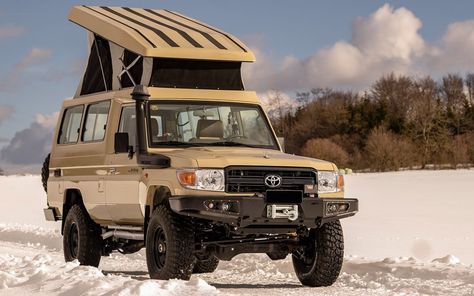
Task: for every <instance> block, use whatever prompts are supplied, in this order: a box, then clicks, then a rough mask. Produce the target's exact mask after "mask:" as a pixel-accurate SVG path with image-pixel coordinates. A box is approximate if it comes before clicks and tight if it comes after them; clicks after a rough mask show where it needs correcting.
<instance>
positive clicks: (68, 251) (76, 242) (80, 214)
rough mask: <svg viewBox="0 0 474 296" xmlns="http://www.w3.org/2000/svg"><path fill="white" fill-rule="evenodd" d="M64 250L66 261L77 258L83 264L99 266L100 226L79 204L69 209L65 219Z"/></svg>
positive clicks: (100, 250) (100, 249) (100, 247)
mask: <svg viewBox="0 0 474 296" xmlns="http://www.w3.org/2000/svg"><path fill="white" fill-rule="evenodd" d="M74 232H75V233H76V234H77V237H76V239H75V238H74V237H75V234H74ZM75 246H77V248H75ZM63 250H64V259H65V260H66V262H69V261H73V260H76V259H77V260H78V261H79V263H80V264H81V265H89V266H95V267H97V266H99V262H100V256H101V252H102V237H101V231H100V227H99V226H98V225H97V224H95V223H94V221H92V220H91V218H90V217H89V215H87V213H86V211H85V209H84V208H83V207H81V206H80V205H78V204H75V205H73V206H72V207H71V208H70V209H69V211H68V213H67V217H66V220H65V221H64V230H63Z"/></svg>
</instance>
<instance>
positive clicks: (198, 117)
mask: <svg viewBox="0 0 474 296" xmlns="http://www.w3.org/2000/svg"><path fill="white" fill-rule="evenodd" d="M149 114H150V120H149V121H148V122H149V126H148V129H149V135H150V141H151V143H150V144H151V145H150V146H152V147H163V146H183V147H184V146H247V147H257V148H270V149H278V146H277V145H276V143H275V139H274V136H273V133H272V131H271V129H270V126H269V125H268V122H267V120H266V118H265V116H264V115H263V112H262V110H261V109H260V107H259V106H257V105H250V104H231V103H205V104H202V103H195V102H189V101H187V102H179V103H176V102H172V103H171V102H151V103H150V107H149Z"/></svg>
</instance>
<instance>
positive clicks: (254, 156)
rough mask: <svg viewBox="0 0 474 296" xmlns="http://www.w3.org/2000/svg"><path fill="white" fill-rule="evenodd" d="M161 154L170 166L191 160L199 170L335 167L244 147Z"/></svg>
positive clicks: (184, 150)
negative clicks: (263, 167) (229, 167)
mask: <svg viewBox="0 0 474 296" xmlns="http://www.w3.org/2000/svg"><path fill="white" fill-rule="evenodd" d="M163 154H165V155H167V156H168V157H170V158H171V164H172V165H173V158H176V160H177V161H176V163H182V160H183V159H193V160H194V161H195V163H196V164H197V166H198V167H200V168H225V167H227V166H277V167H304V168H313V169H316V170H335V169H336V166H335V165H334V164H333V163H331V162H328V161H323V160H319V159H314V158H308V157H302V156H297V155H293V154H286V153H283V152H281V151H277V150H269V149H257V148H246V147H237V148H236V147H191V148H187V149H179V150H172V151H168V152H167V153H163ZM178 159H179V160H178ZM173 166H174V165H173Z"/></svg>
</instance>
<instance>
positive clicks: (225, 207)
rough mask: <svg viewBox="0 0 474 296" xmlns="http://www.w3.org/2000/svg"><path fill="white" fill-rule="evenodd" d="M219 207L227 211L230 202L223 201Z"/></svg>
mask: <svg viewBox="0 0 474 296" xmlns="http://www.w3.org/2000/svg"><path fill="white" fill-rule="evenodd" d="M221 208H222V210H223V211H226V212H227V211H228V210H230V204H228V203H226V202H223V203H222V206H221Z"/></svg>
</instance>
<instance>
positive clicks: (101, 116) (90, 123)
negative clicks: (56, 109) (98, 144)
mask: <svg viewBox="0 0 474 296" xmlns="http://www.w3.org/2000/svg"><path fill="white" fill-rule="evenodd" d="M109 109H110V101H104V102H100V103H97V104H91V105H89V106H88V107H87V113H86V121H85V124H84V131H83V133H82V141H84V142H91V141H102V140H103V139H104V136H105V129H106V127H107V118H108V117H109Z"/></svg>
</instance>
